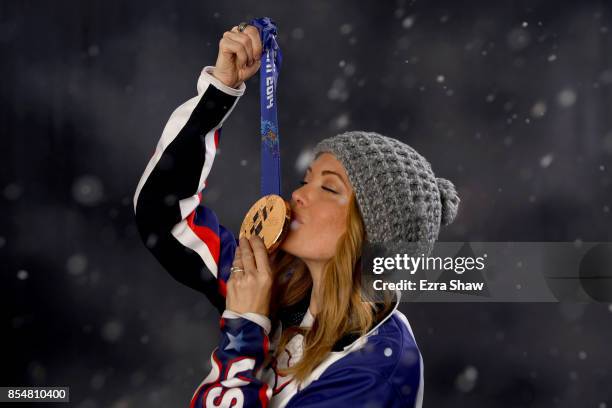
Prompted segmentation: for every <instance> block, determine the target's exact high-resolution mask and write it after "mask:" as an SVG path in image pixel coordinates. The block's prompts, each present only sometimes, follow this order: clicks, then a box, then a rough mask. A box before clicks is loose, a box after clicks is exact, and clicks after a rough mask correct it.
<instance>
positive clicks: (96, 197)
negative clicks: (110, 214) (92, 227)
mask: <svg viewBox="0 0 612 408" xmlns="http://www.w3.org/2000/svg"><path fill="white" fill-rule="evenodd" d="M103 195H104V188H103V186H102V182H101V181H100V179H99V178H97V177H95V176H91V175H84V176H81V177H79V178H78V179H76V180H75V181H74V183H73V184H72V197H73V198H74V200H75V201H76V202H78V203H79V204H83V205H88V206H93V205H96V204H98V203H99V202H100V201H101V200H102V197H103Z"/></svg>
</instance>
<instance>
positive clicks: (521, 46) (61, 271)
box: [0, 0, 612, 408]
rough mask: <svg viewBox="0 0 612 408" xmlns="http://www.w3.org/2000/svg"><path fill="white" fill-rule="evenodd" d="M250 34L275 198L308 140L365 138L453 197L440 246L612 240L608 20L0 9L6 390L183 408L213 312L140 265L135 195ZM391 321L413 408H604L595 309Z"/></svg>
mask: <svg viewBox="0 0 612 408" xmlns="http://www.w3.org/2000/svg"><path fill="white" fill-rule="evenodd" d="M259 15H270V16H272V17H273V18H274V19H275V20H276V21H277V23H278V25H279V28H280V33H281V35H280V39H279V41H280V44H281V47H282V50H283V54H284V66H283V69H282V71H281V76H280V85H279V95H278V101H279V115H280V133H281V149H282V157H283V174H284V180H283V182H284V191H285V193H289V192H290V191H291V190H292V189H293V188H295V186H296V185H297V182H298V181H299V179H300V176H301V172H300V171H298V167H299V166H297V164H298V162H299V158H300V157H301V156H302V155H303V153H304V152H305V151H307V149H308V148H309V147H312V146H313V145H314V144H315V143H316V142H317V141H318V140H319V139H321V138H323V137H326V136H330V135H333V134H335V133H337V132H339V131H342V130H348V129H365V130H375V131H378V132H381V133H383V134H386V135H389V136H393V137H396V138H399V139H401V140H403V141H405V142H406V143H409V144H410V145H411V146H413V147H414V148H415V149H416V150H418V151H419V152H420V153H421V154H423V155H424V156H425V157H426V158H427V159H428V160H429V161H430V162H431V163H432V166H433V168H434V171H435V172H436V175H437V176H440V177H445V178H448V179H450V180H452V181H453V182H454V183H455V185H456V186H457V188H458V191H459V194H460V196H461V200H462V201H461V207H460V212H459V216H458V217H457V219H456V221H455V223H454V224H452V225H451V226H449V227H447V228H443V229H442V231H441V235H440V240H442V241H570V242H571V241H575V240H583V241H610V240H611V238H612V228H611V226H612V222H611V221H612V216H611V214H610V210H611V207H612V193H611V187H612V178H611V168H612V163H611V158H612V118H611V115H610V113H612V112H611V102H612V47H611V46H612V33H611V31H612V5H610V3H609V2H604V1H581V2H570V1H545V0H540V1H498V2H490V1H484V0H481V1H470V2H457V1H416V2H414V1H413V2H410V1H388V2H373V1H371V2H365V1H361V2H355V1H348V0H344V1H336V2H333V4H332V2H323V1H309V2H301V3H299V4H296V3H294V2H282V1H275V2H265V4H264V2H254V1H231V2H203V1H201V2H193V1H189V2H176V3H174V2H170V1H158V2H147V1H131V2H115V3H114V4H108V2H103V1H83V2H77V1H66V2H40V1H39V2H36V1H19V2H13V1H2V2H1V3H0V50H1V52H2V60H3V63H2V64H1V65H0V80H1V81H2V85H1V86H0V101H1V107H2V109H1V113H0V115H1V123H2V148H1V149H0V158H1V161H2V171H1V173H0V193H1V194H0V203H1V206H2V207H1V213H2V217H1V218H0V265H1V271H2V275H1V283H0V285H1V289H0V295H1V306H2V311H3V312H4V313H3V315H4V316H5V317H3V323H4V324H3V327H4V332H3V340H2V343H3V345H4V347H3V350H4V353H3V356H2V364H1V365H0V367H1V369H0V370H1V381H0V384H1V385H5V386H8V385H47V386H51V385H61V386H64V385H67V386H70V387H71V397H72V401H73V402H72V403H71V406H75V407H80V408H92V407H113V408H125V407H143V406H159V407H175V406H186V405H187V404H188V401H189V399H190V397H191V393H192V392H193V390H194V388H195V387H196V386H197V384H199V382H200V381H201V379H202V378H203V377H204V376H205V374H206V369H205V367H206V365H207V362H208V358H209V355H210V352H211V350H212V348H213V347H214V345H215V343H216V340H217V327H218V326H217V315H216V312H214V311H213V310H212V309H211V308H210V307H209V305H208V303H207V301H206V299H205V298H204V297H203V296H202V295H200V294H198V293H196V292H194V291H192V290H191V289H188V288H185V287H181V286H180V285H179V284H178V283H176V282H175V281H173V280H172V279H171V278H170V277H169V275H167V274H166V272H165V271H164V270H163V269H162V268H161V267H160V266H159V265H158V264H157V262H156V261H155V260H154V259H153V257H152V256H151V255H150V254H149V253H148V252H147V251H146V249H145V247H144V245H143V244H142V243H141V242H140V241H139V239H138V236H137V232H136V229H135V225H134V220H133V214H132V207H131V200H132V196H133V193H134V190H135V188H136V184H137V182H138V179H139V177H140V175H141V173H142V171H143V170H144V167H145V165H146V163H147V161H148V159H149V158H150V155H151V153H152V152H153V149H154V147H155V144H156V142H157V140H158V138H159V135H160V134H161V131H162V128H163V126H164V124H165V122H166V120H167V118H168V117H169V115H170V113H171V112H172V110H173V109H174V108H175V107H176V106H178V105H179V104H180V103H182V102H183V101H185V100H186V99H188V98H190V97H192V96H194V95H195V84H196V79H197V77H198V74H199V71H200V69H201V68H202V67H203V66H205V65H212V64H214V62H215V59H216V54H217V43H218V40H219V38H220V36H221V35H222V32H223V31H224V30H226V29H229V28H230V27H231V26H233V25H235V24H237V23H238V22H240V21H242V20H245V19H247V18H250V17H253V16H259ZM258 96H259V95H258V86H257V80H252V81H251V82H249V84H248V91H247V94H246V96H245V97H244V98H243V99H242V100H241V101H240V104H239V105H238V107H237V108H236V110H235V111H234V113H233V115H232V117H231V119H230V120H229V121H228V122H227V124H226V126H225V128H224V133H223V140H222V144H221V154H220V156H219V157H218V158H217V161H216V162H215V167H214V170H213V173H212V175H211V177H210V179H209V188H208V189H207V191H206V195H207V202H208V203H209V204H210V205H211V206H212V208H213V209H215V210H216V211H217V214H218V215H219V218H220V219H221V221H222V222H223V223H225V224H226V225H227V226H229V227H231V228H232V229H233V230H236V229H237V228H238V226H239V222H240V221H241V219H242V216H243V214H244V212H245V211H246V210H247V209H248V207H249V205H250V204H251V203H252V202H253V201H254V200H255V199H256V198H257V196H258V191H259V185H258V182H259V181H258V172H259V167H258V158H259V150H258V149H259V144H258V126H259V115H258V110H259V105H258V103H259V100H258ZM302 157H303V156H302ZM402 310H403V311H404V312H405V313H406V315H407V316H408V318H409V319H410V321H411V323H412V326H413V329H414V332H415V335H416V339H417V341H418V343H419V346H420V348H421V350H422V353H423V357H424V361H425V406H427V407H456V406H462V407H463V406H466V407H467V406H469V407H594V408H603V407H610V406H612V395H611V391H610V384H612V373H611V372H610V365H611V363H612V358H611V356H610V352H609V347H610V343H611V340H612V306H610V305H608V304H595V303H593V304H452V305H451V304H404V305H402ZM606 404H607V405H606Z"/></svg>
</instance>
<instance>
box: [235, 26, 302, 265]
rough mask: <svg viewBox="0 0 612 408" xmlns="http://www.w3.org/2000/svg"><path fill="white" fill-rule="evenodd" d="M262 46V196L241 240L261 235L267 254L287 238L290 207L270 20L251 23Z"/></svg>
mask: <svg viewBox="0 0 612 408" xmlns="http://www.w3.org/2000/svg"><path fill="white" fill-rule="evenodd" d="M250 24H251V25H253V26H255V27H257V29H258V30H259V34H260V36H261V41H262V44H263V52H262V63H261V68H260V69H259V74H260V81H259V82H260V105H261V158H260V160H261V163H260V165H261V195H262V198H260V199H259V200H257V202H256V203H255V204H253V206H252V207H251V209H250V210H249V212H248V213H247V215H246V216H245V218H244V221H242V226H241V227H240V238H242V237H247V238H249V237H251V236H252V235H259V236H260V237H261V238H262V239H263V241H264V245H265V246H266V248H267V250H268V253H272V252H274V250H275V249H277V248H278V247H279V246H280V244H281V242H282V241H283V239H284V238H285V237H286V236H287V232H288V231H289V226H290V224H291V207H290V206H289V204H288V203H287V202H286V201H285V200H284V199H283V198H282V197H281V182H280V170H281V167H280V149H279V133H278V120H277V115H276V85H277V82H278V73H279V70H280V65H281V61H282V56H281V51H280V47H279V46H278V43H277V42H276V34H277V31H276V24H275V23H274V22H273V21H272V20H271V19H270V18H268V17H263V18H256V19H254V20H251V22H250Z"/></svg>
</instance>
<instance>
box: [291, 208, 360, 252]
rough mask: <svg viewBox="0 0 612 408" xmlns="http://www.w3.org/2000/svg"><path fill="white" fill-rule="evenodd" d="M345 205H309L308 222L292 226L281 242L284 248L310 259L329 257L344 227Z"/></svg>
mask: <svg viewBox="0 0 612 408" xmlns="http://www.w3.org/2000/svg"><path fill="white" fill-rule="evenodd" d="M347 211H348V209H347V208H346V206H342V205H338V204H336V203H330V204H329V205H323V204H321V205H319V206H317V208H314V206H313V207H311V208H310V209H309V211H308V216H309V218H308V221H309V222H308V223H307V224H306V225H300V226H298V227H297V228H294V229H293V230H292V231H291V232H290V233H289V237H288V238H287V240H286V241H285V242H284V243H283V246H284V248H283V249H284V250H286V251H288V252H290V253H293V254H294V255H297V256H301V257H305V258H310V259H329V258H331V257H332V256H333V255H334V251H335V249H336V244H337V242H338V238H340V236H341V235H342V234H343V233H344V231H345V229H346V212H347Z"/></svg>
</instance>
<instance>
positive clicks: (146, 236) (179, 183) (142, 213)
mask: <svg viewBox="0 0 612 408" xmlns="http://www.w3.org/2000/svg"><path fill="white" fill-rule="evenodd" d="M213 68H214V67H206V68H204V69H203V70H202V73H201V75H200V77H199V79H198V83H197V91H198V94H197V96H195V97H193V98H192V99H190V100H188V101H187V102H185V103H183V104H182V105H181V106H179V107H178V108H177V109H176V110H175V111H174V112H173V113H172V115H171V116H170V119H169V120H168V123H167V124H166V126H165V128H164V130H163V132H162V135H161V138H160V140H159V142H158V143H157V147H156V149H155V153H154V154H153V157H152V158H151V160H150V161H149V163H148V165H147V167H146V169H145V171H144V174H143V175H142V177H141V179H140V182H139V183H138V187H137V188H136V193H135V195H134V211H135V214H136V224H137V227H138V231H139V233H140V236H141V239H142V240H143V242H144V243H145V245H146V247H147V248H148V249H149V250H150V251H151V252H152V253H153V255H154V256H155V257H156V258H157V260H158V261H159V262H160V263H161V264H162V265H163V267H164V268H165V269H166V270H167V271H168V272H169V273H170V275H172V277H174V278H175V279H176V280H177V281H179V282H181V283H183V284H185V285H187V286H189V287H190V288H193V289H195V290H197V291H199V292H202V293H204V294H205V295H206V296H207V297H208V299H209V300H210V301H211V303H212V304H213V305H214V306H215V307H216V308H217V310H219V312H220V313H221V312H222V311H223V310H224V308H225V283H226V281H227V279H228V278H229V268H230V266H231V263H232V260H233V257H234V251H235V249H236V238H235V237H234V235H233V234H232V232H231V231H229V230H228V229H226V228H225V227H223V226H222V225H220V224H219V221H218V219H217V216H216V215H215V213H214V212H213V211H212V210H210V209H209V208H208V207H206V206H205V205H204V203H203V201H205V198H203V195H202V192H203V190H205V187H206V179H207V177H208V174H209V173H210V170H211V168H212V164H213V161H214V159H215V154H216V151H217V146H218V144H219V140H220V138H221V127H222V125H223V123H224V121H225V120H226V119H227V117H228V116H229V114H230V113H231V111H232V110H233V108H234V106H235V105H236V103H237V101H238V99H239V98H240V96H242V95H243V94H244V91H245V89H246V86H245V85H244V84H242V86H241V87H240V88H239V89H233V88H230V87H228V86H226V85H224V84H223V83H222V82H221V81H219V80H218V79H216V78H215V77H213V76H212V75H211V71H212V69H213ZM204 197H205V195H204Z"/></svg>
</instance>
